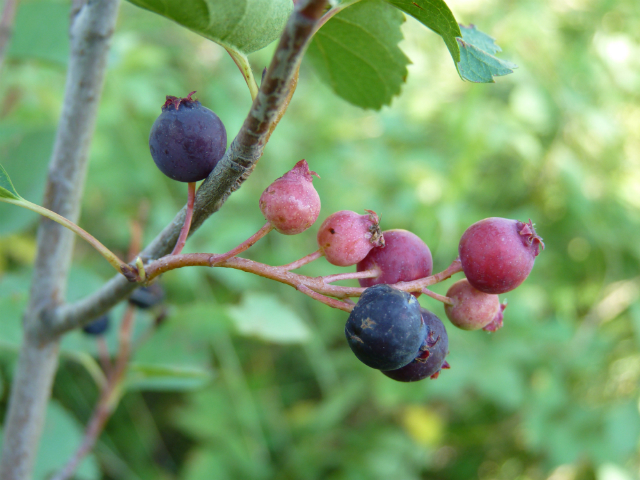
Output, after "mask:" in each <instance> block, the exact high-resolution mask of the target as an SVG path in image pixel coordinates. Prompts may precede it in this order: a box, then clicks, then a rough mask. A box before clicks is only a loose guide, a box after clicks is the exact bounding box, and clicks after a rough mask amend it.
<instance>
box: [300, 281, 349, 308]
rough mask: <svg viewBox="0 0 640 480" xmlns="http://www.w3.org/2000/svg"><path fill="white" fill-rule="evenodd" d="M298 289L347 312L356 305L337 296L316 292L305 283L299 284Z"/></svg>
mask: <svg viewBox="0 0 640 480" xmlns="http://www.w3.org/2000/svg"><path fill="white" fill-rule="evenodd" d="M297 289H298V290H299V291H301V292H302V293H304V294H305V295H308V296H310V297H311V298H313V299H314V300H318V301H319V302H322V303H324V304H325V305H329V306H330V307H333V308H337V309H340V310H344V311H345V312H351V310H353V307H354V306H355V305H354V304H353V303H352V302H346V301H341V300H336V299H335V298H331V297H327V296H326V295H322V294H320V293H318V292H315V291H314V290H311V289H310V288H309V287H307V286H306V285H303V284H300V285H298V286H297Z"/></svg>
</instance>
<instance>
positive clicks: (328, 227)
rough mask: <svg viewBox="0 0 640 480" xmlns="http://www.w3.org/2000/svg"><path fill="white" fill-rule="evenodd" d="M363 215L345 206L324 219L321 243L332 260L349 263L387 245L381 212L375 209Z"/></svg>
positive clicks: (328, 257)
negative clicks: (380, 220)
mask: <svg viewBox="0 0 640 480" xmlns="http://www.w3.org/2000/svg"><path fill="white" fill-rule="evenodd" d="M366 211H367V212H369V213H368V214H367V215H359V214H357V213H356V212H352V211H350V210H341V211H339V212H336V213H334V214H332V215H329V217H327V219H326V220H325V221H324V222H322V225H321V226H320V229H319V230H318V246H319V247H320V250H321V251H322V252H323V254H324V256H325V257H326V258H327V260H328V261H329V263H331V264H333V265H338V266H340V267H346V266H348V265H354V264H356V263H358V262H359V261H360V260H362V259H363V258H364V257H366V256H367V254H368V253H369V251H370V250H371V249H372V248H373V247H381V246H384V238H383V237H382V233H381V232H380V226H379V220H378V215H376V213H375V212H373V211H371V210H366Z"/></svg>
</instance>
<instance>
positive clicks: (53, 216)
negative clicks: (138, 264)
mask: <svg viewBox="0 0 640 480" xmlns="http://www.w3.org/2000/svg"><path fill="white" fill-rule="evenodd" d="M0 200H1V201H3V202H6V203H11V204H13V205H17V206H18V207H23V208H26V209H28V210H31V211H32V212H36V213H38V214H40V215H42V216H43V217H46V218H48V219H50V220H53V221H54V222H56V223H58V224H60V225H62V226H63V227H66V228H68V229H69V230H71V231H72V232H74V233H75V234H76V235H78V236H80V237H82V238H83V239H84V240H86V241H87V242H88V243H89V244H90V245H91V246H92V247H93V248H95V249H96V250H97V251H98V253H100V255H102V256H103V257H104V258H105V259H106V260H107V262H109V263H110V264H111V266H112V267H113V268H115V269H116V270H117V271H118V272H119V273H121V274H123V275H124V276H125V277H127V279H130V278H131V279H134V278H135V276H136V272H135V270H134V269H133V268H132V267H131V265H128V264H126V263H125V262H123V261H122V260H120V258H118V256H117V255H116V254H115V253H113V252H112V251H111V250H109V249H108V248H107V247H105V246H104V245H103V244H102V243H100V242H99V241H98V239H96V238H95V237H94V236H93V235H91V234H90V233H89V232H87V231H86V230H84V229H82V228H80V227H79V226H78V225H76V224H75V223H73V222H72V221H71V220H69V219H67V218H65V217H63V216H62V215H58V214H57V213H56V212H53V211H51V210H49V209H47V208H44V207H41V206H40V205H36V204H35V203H31V202H30V201H28V200H25V199H24V198H21V199H20V200H13V199H10V198H2V199H0Z"/></svg>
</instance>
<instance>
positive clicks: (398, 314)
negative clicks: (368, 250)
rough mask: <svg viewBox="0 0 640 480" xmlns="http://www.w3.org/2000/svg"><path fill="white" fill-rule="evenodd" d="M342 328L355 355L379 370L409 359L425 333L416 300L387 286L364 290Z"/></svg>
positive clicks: (418, 349) (413, 356)
mask: <svg viewBox="0 0 640 480" xmlns="http://www.w3.org/2000/svg"><path fill="white" fill-rule="evenodd" d="M344 331H345V335H346V337H347V342H348V343H349V346H350V347H351V350H352V351H353V353H354V354H355V355H356V357H358V359H359V360H360V361H361V362H362V363H364V364H365V365H367V366H369V367H371V368H377V369H379V370H394V369H397V368H400V367H402V366H404V365H406V364H407V363H409V362H410V361H412V360H413V359H414V358H416V356H417V355H418V354H419V353H420V347H421V345H422V343H423V341H424V339H425V336H426V330H425V324H424V322H423V320H422V316H421V314H420V304H419V303H418V301H417V300H416V299H415V297H414V296H413V295H411V294H409V293H407V292H403V291H401V290H396V289H395V288H391V287H390V286H388V285H375V286H373V287H370V288H367V289H366V290H365V291H364V293H363V294H362V296H361V297H360V299H359V300H358V303H357V304H356V306H355V307H354V309H353V310H352V311H351V314H350V315H349V318H348V320H347V324H346V326H345V329H344Z"/></svg>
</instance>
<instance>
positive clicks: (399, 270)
mask: <svg viewBox="0 0 640 480" xmlns="http://www.w3.org/2000/svg"><path fill="white" fill-rule="evenodd" d="M382 235H383V236H384V242H385V244H384V246H383V247H375V248H372V249H371V251H370V252H369V254H368V255H367V256H366V257H365V258H364V259H362V261H360V262H358V265H357V267H356V269H357V271H358V272H362V271H365V270H371V269H373V268H378V269H379V270H380V272H381V273H380V275H378V276H377V277H375V278H361V279H359V280H358V282H360V286H361V287H371V286H373V285H378V284H380V283H386V284H389V285H393V284H394V283H398V282H410V281H412V280H417V279H419V278H424V277H428V276H429V275H431V273H432V271H433V258H432V257H431V251H430V250H429V247H428V246H427V244H426V243H424V242H423V241H422V239H421V238H420V237H418V236H417V235H416V234H414V233H412V232H409V231H407V230H401V229H396V230H386V231H384V232H382ZM414 295H415V296H416V297H417V296H418V295H420V293H414Z"/></svg>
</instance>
